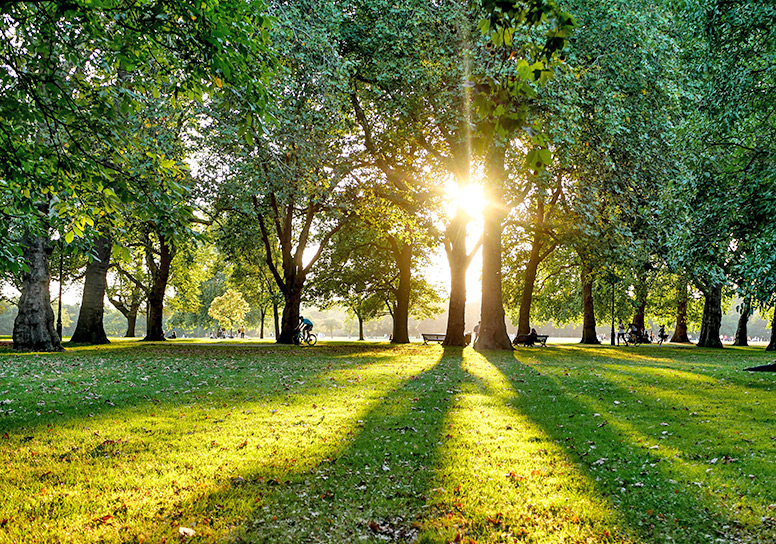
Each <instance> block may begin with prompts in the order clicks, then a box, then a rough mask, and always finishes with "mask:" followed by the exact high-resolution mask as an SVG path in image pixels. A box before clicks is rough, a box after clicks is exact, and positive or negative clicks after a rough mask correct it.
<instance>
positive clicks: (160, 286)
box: [143, 234, 175, 341]
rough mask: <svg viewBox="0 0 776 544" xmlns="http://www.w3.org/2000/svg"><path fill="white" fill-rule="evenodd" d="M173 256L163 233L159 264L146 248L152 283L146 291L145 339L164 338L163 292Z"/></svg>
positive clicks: (160, 238)
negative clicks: (147, 291)
mask: <svg viewBox="0 0 776 544" xmlns="http://www.w3.org/2000/svg"><path fill="white" fill-rule="evenodd" d="M174 256H175V246H174V245H172V244H168V242H167V238H166V236H165V235H164V234H159V264H156V262H155V261H154V259H153V251H152V249H151V248H150V247H149V248H147V249H146V263H147V265H148V268H149V269H150V271H151V279H152V285H151V290H150V291H149V293H148V324H147V325H146V335H145V338H143V340H145V341H161V340H165V338H164V321H163V319H164V294H165V291H166V290H167V281H168V280H169V279H170V265H171V264H172V259H173V257H174Z"/></svg>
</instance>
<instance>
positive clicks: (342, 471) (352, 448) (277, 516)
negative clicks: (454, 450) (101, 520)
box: [181, 348, 466, 543]
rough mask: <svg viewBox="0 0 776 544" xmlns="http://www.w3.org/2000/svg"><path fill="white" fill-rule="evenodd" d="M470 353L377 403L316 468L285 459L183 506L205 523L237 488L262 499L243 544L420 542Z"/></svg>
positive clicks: (446, 359) (239, 537)
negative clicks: (447, 420)
mask: <svg viewBox="0 0 776 544" xmlns="http://www.w3.org/2000/svg"><path fill="white" fill-rule="evenodd" d="M461 351H462V350H461V348H445V350H444V354H443V356H442V357H441V359H440V360H439V361H438V362H436V363H435V364H434V365H433V366H432V367H430V368H428V369H426V370H425V371H423V372H422V373H420V374H418V375H415V376H413V377H412V378H411V379H410V380H408V381H406V382H404V383H403V384H401V386H400V387H398V388H396V389H393V390H391V391H390V392H388V393H387V394H386V395H385V396H383V397H381V398H380V400H379V402H377V403H375V404H373V405H371V406H370V407H369V410H368V412H366V413H364V414H363V415H362V416H361V418H360V419H358V420H357V421H356V425H355V427H354V428H353V429H352V430H351V431H349V432H348V433H347V435H345V436H344V437H343V438H342V440H341V442H340V446H339V447H336V448H334V449H331V450H330V451H329V452H328V453H327V454H326V455H325V456H320V455H319V456H316V459H313V462H312V463H311V464H308V465H307V466H295V465H294V464H289V463H287V462H286V464H285V465H284V464H283V461H284V460H282V459H278V461H279V463H272V464H268V465H264V466H261V467H255V468H254V469H252V470H249V471H248V472H246V473H244V474H241V475H240V476H239V480H238V483H237V484H235V480H234V478H233V479H232V482H231V483H232V485H226V486H224V487H223V488H222V489H221V490H220V491H218V492H216V493H214V494H211V495H209V496H207V497H201V498H199V499H197V500H196V501H194V502H192V503H190V504H186V505H182V506H181V508H182V509H183V510H185V511H188V512H191V513H192V515H196V513H199V514H200V515H201V516H202V517H203V519H206V517H207V513H208V512H212V511H214V510H216V509H217V508H218V506H219V505H220V504H223V503H224V502H226V501H227V500H229V501H234V500H235V494H239V495H242V496H243V497H244V499H245V500H246V501H248V502H249V503H253V502H254V500H255V502H258V504H259V507H258V508H257V509H256V510H255V511H254V512H252V513H250V514H249V515H248V516H247V518H248V519H247V520H246V521H245V523H244V524H243V526H242V527H241V528H240V529H238V530H236V531H235V532H234V534H233V535H231V537H230V538H233V539H234V540H235V542H256V543H258V542H272V543H275V542H386V541H390V542H413V541H415V539H416V537H417V536H418V534H419V532H420V531H421V529H422V523H421V522H422V519H423V517H424V514H425V508H426V503H427V501H428V495H429V493H430V492H431V487H432V483H433V482H434V479H435V477H436V468H437V467H438V465H439V463H440V460H439V445H440V444H441V443H442V442H443V441H444V440H445V429H444V420H445V416H446V414H447V412H448V407H449V404H450V402H451V395H452V394H453V393H454V392H455V391H456V390H457V389H458V388H459V387H460V383H461V381H462V380H464V379H465V378H466V374H465V373H464V372H462V370H461ZM295 401H296V402H299V401H300V399H295ZM302 402H304V401H302ZM285 461H288V460H285Z"/></svg>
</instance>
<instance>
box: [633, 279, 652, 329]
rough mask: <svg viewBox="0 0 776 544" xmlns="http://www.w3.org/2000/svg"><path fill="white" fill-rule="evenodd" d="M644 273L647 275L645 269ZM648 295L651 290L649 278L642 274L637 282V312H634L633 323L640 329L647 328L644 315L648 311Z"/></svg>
mask: <svg viewBox="0 0 776 544" xmlns="http://www.w3.org/2000/svg"><path fill="white" fill-rule="evenodd" d="M642 274H643V275H646V273H645V272H644V271H643V270H642ZM648 295H649V290H648V288H647V280H646V278H645V277H644V276H642V277H640V278H639V279H638V280H637V282H636V312H635V313H634V314H633V324H634V325H636V327H637V328H638V330H639V331H644V330H646V320H645V318H644V316H645V315H646V313H647V297H648Z"/></svg>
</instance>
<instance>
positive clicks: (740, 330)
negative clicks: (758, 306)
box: [733, 300, 751, 346]
mask: <svg viewBox="0 0 776 544" xmlns="http://www.w3.org/2000/svg"><path fill="white" fill-rule="evenodd" d="M750 312H751V304H750V303H749V300H744V301H743V302H742V303H741V315H740V316H739V317H738V326H737V327H736V336H735V338H733V345H734V346H748V345H749V339H748V338H747V336H748V332H747V324H748V323H749V313H750Z"/></svg>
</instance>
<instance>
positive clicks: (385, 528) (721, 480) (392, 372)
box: [0, 342, 776, 544]
mask: <svg viewBox="0 0 776 544" xmlns="http://www.w3.org/2000/svg"><path fill="white" fill-rule="evenodd" d="M623 353H625V354H633V355H638V356H637V357H633V358H632V359H628V358H627V357H623ZM610 355H611V356H610ZM614 355H616V357H615V356H614ZM768 360H770V356H769V354H766V353H764V352H763V351H762V350H753V349H749V350H747V349H725V350H723V351H721V352H720V351H717V352H714V351H710V350H699V349H687V348H682V349H678V348H672V347H670V346H668V347H667V346H662V347H658V346H644V347H640V348H639V352H638V353H636V352H634V351H632V350H630V348H628V350H625V349H624V348H620V349H611V348H608V347H607V348H606V349H603V348H601V347H592V348H589V349H587V348H585V347H581V346H575V345H569V346H549V347H548V348H542V349H538V348H537V349H521V350H518V351H516V352H515V353H514V354H513V353H486V354H478V353H476V352H474V351H473V350H471V349H469V348H466V349H460V348H443V347H441V346H420V345H414V346H405V347H398V346H389V345H386V344H382V345H377V344H373V345H370V344H366V345H365V344H345V343H342V344H337V343H323V344H321V345H319V346H316V347H314V348H300V347H290V346H278V345H275V344H251V343H247V342H246V343H243V342H220V343H219V342H213V343H210V342H206V343H200V342H165V343H154V344H145V343H136V342H115V343H114V344H112V345H110V346H108V347H86V346H82V347H76V348H73V349H69V350H68V351H67V352H66V353H62V354H12V353H4V354H3V356H2V366H0V402H2V404H0V461H1V462H2V463H3V467H4V468H5V471H6V474H5V477H4V478H3V479H0V542H94V541H104V542H141V541H143V542H161V541H162V540H164V539H166V541H167V542H171V541H174V540H175V541H177V540H179V539H181V538H182V537H181V536H180V531H181V530H182V529H181V528H186V529H191V530H193V531H194V533H195V535H194V536H193V537H186V538H193V539H194V541H200V542H212V541H219V540H220V541H227V542H229V541H233V542H267V543H269V542H272V543H275V542H331V543H340V542H371V543H377V542H415V541H419V542H434V543H441V542H456V539H457V541H458V542H477V543H480V544H482V543H493V542H664V541H665V540H666V538H667V537H669V538H671V539H673V540H674V541H677V542H714V541H715V540H719V541H720V542H772V541H776V529H775V528H774V526H776V522H774V518H776V507H773V506H772V505H773V504H776V497H775V496H774V492H773V489H775V488H776V480H775V479H774V475H775V474H776V470H774V469H773V468H772V466H771V465H772V459H773V458H774V455H776V450H775V449H774V445H776V428H774V425H775V424H776V412H774V410H775V409H776V408H774V406H776V402H774V398H773V394H774V392H773V387H774V375H771V374H749V373H744V372H742V371H741V369H742V368H746V367H747V366H753V365H756V364H762V363H763V362H767V361H768Z"/></svg>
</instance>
